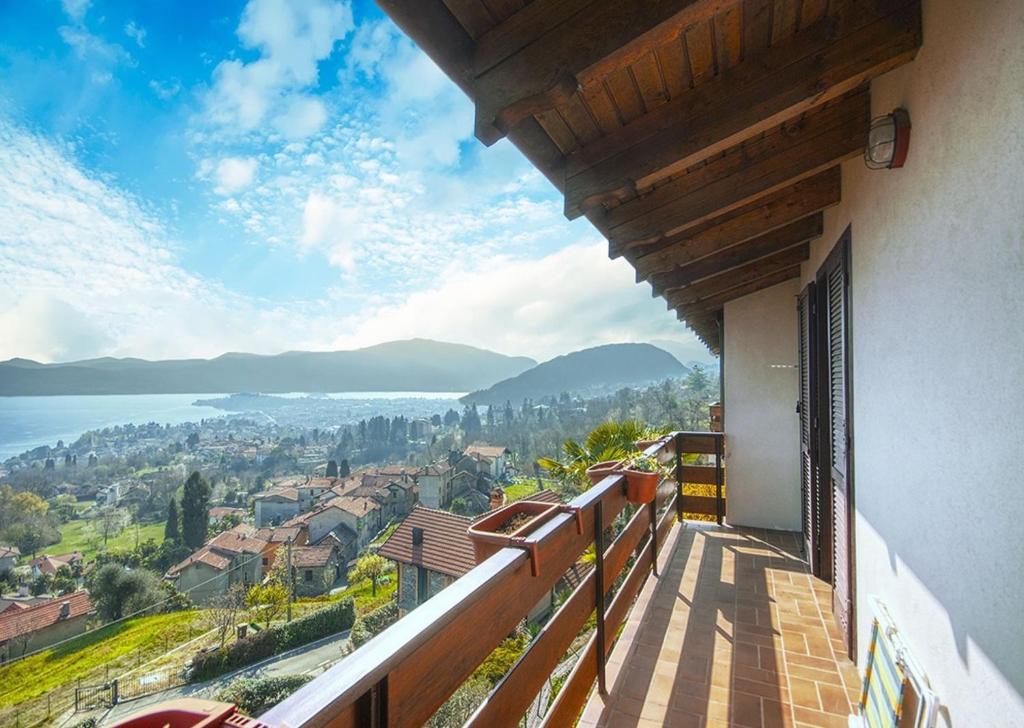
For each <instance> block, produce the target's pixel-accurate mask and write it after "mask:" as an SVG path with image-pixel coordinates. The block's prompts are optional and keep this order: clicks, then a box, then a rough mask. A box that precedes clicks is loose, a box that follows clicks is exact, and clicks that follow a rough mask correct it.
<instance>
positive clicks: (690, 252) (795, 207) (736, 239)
mask: <svg viewBox="0 0 1024 728" xmlns="http://www.w3.org/2000/svg"><path fill="white" fill-rule="evenodd" d="M841 176H842V175H841V174H840V170H839V167H831V168H829V169H827V170H825V171H824V172H819V173H818V174H816V175H815V176H813V177H810V178H808V179H805V180H801V181H800V182H797V183H796V184H794V185H790V186H789V187H786V188H784V189H781V190H779V191H778V192H774V193H772V194H770V195H767V196H765V197H763V198H761V199H758V200H755V201H754V202H752V203H749V204H747V205H744V206H743V207H741V208H738V209H736V210H733V211H731V212H727V213H726V214H725V215H721V216H719V217H716V218H713V219H711V220H709V221H707V222H706V223H703V224H701V225H698V226H696V227H693V228H689V229H687V230H685V231H684V232H682V233H679V234H678V235H674V236H671V237H669V238H666V239H665V240H662V241H658V243H656V244H653V245H648V246H643V247H634V248H628V249H626V250H625V251H624V254H625V256H626V259H627V260H629V262H630V263H632V265H633V267H634V268H635V269H636V280H637V283H639V282H640V281H644V280H647V279H649V278H651V277H652V276H654V275H655V274H657V273H662V272H665V271H670V270H672V269H673V268H675V267H676V266H677V265H687V264H688V263H692V262H693V261H695V260H699V259H701V258H703V257H705V256H708V255H713V254H714V253H717V252H718V251H720V250H724V249H726V248H728V247H730V246H732V245H738V244H740V243H742V242H745V241H747V240H751V239H753V238H755V237H757V236H759V235H764V234H765V233H768V232H771V231H772V230H776V229H778V228H780V227H783V226H785V225H788V224H789V223H791V222H794V221H796V220H799V219H801V218H804V217H807V216H808V215H812V214H814V213H816V212H820V211H822V210H825V209H827V208H829V207H831V206H833V205H836V204H838V203H839V199H840V190H841Z"/></svg>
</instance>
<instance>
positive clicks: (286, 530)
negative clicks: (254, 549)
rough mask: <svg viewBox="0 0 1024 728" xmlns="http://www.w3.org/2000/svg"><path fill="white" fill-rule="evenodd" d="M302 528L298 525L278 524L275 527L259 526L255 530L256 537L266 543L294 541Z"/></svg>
mask: <svg viewBox="0 0 1024 728" xmlns="http://www.w3.org/2000/svg"><path fill="white" fill-rule="evenodd" d="M301 530H302V529H301V528H300V527H299V526H278V527H277V528H261V529H259V530H258V531H257V532H256V538H258V539H260V540H261V541H266V542H267V543H284V542H285V541H294V540H295V539H296V538H298V536H299V532H300V531H301Z"/></svg>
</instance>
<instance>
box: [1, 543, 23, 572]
mask: <svg viewBox="0 0 1024 728" xmlns="http://www.w3.org/2000/svg"><path fill="white" fill-rule="evenodd" d="M20 558H21V551H19V550H18V547H17V546H0V574H3V573H5V572H8V571H10V570H11V569H13V568H14V567H15V566H17V565H18V559H20Z"/></svg>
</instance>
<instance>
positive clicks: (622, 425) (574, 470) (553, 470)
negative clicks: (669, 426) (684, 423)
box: [537, 420, 663, 492]
mask: <svg viewBox="0 0 1024 728" xmlns="http://www.w3.org/2000/svg"><path fill="white" fill-rule="evenodd" d="M661 434H663V433H661V432H658V431H656V430H652V429H651V428H649V427H647V426H646V425H644V424H643V423H641V422H639V421H638V420H626V421H625V422H605V423H602V424H600V425H598V426H597V427H595V428H594V429H593V430H591V431H590V434H589V435H587V438H586V440H584V441H583V443H582V444H581V443H578V442H576V441H575V440H571V439H570V440H566V441H565V443H563V445H562V459H561V460H555V459H553V458H540V459H539V460H538V461H537V463H538V464H539V465H540V466H541V467H542V468H544V469H545V470H547V471H548V472H549V473H550V474H551V475H552V476H554V477H555V478H557V479H558V480H559V481H560V482H561V483H562V485H563V486H565V487H566V488H568V489H569V490H570V491H571V492H582V491H583V490H585V489H586V488H587V487H589V480H588V478H587V468H589V467H590V466H591V465H594V464H595V463H599V462H602V461H605V460H621V459H623V458H625V457H627V456H628V455H629V454H630V453H632V452H635V451H636V446H635V445H634V443H635V442H636V441H637V440H648V439H651V438H653V437H658V436H659V435H661Z"/></svg>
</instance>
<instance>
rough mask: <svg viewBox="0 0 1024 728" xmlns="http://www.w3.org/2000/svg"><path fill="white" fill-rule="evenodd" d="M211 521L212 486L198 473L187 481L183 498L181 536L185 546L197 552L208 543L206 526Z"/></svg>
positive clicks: (193, 474)
mask: <svg viewBox="0 0 1024 728" xmlns="http://www.w3.org/2000/svg"><path fill="white" fill-rule="evenodd" d="M209 520H210V486H209V485H208V484H207V482H206V480H205V479H204V478H203V476H201V475H200V474H199V473H198V472H194V473H192V475H190V476H188V480H186V481H185V493H184V494H183V495H182V496H181V536H182V540H183V541H184V542H185V545H186V546H188V547H189V548H191V549H193V550H195V549H197V548H199V547H200V546H202V545H203V544H204V543H205V542H206V525H207V523H209Z"/></svg>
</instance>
